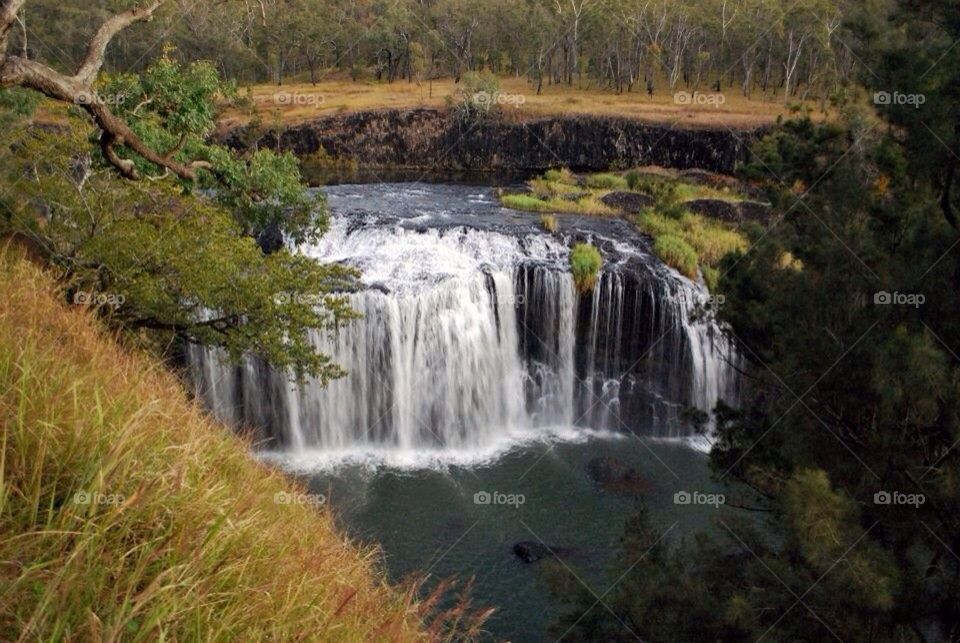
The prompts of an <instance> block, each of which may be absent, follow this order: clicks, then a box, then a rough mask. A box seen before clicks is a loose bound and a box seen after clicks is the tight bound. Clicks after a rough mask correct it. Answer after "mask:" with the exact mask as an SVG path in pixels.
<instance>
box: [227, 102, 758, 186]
mask: <svg viewBox="0 0 960 643" xmlns="http://www.w3.org/2000/svg"><path fill="white" fill-rule="evenodd" d="M760 133H761V131H760V130H754V131H741V132H734V131H731V130H730V129H728V128H720V129H683V128H679V127H673V126H670V125H653V124H649V123H643V122H640V121H637V120H634V119H630V118H622V117H612V116H596V115H576V116H556V117H545V118H538V119H534V120H527V121H514V120H507V119H490V120H486V121H482V122H479V123H474V124H468V123H464V122H462V121H458V120H457V119H454V118H451V117H450V116H449V114H448V113H447V112H445V111H443V110H438V109H433V108H416V109H404V110H377V111H365V112H353V113H347V114H338V115H334V116H326V117H323V118H319V119H316V120H313V121H310V122H308V123H304V124H302V125H294V126H291V127H288V128H286V129H284V130H282V131H281V132H280V135H279V139H280V140H279V147H280V148H281V149H284V150H291V151H293V152H294V153H295V154H297V155H299V156H309V155H312V154H316V153H318V152H319V153H321V154H322V155H323V156H325V157H329V158H335V159H337V160H349V161H352V162H356V163H358V164H359V165H361V166H365V167H394V168H404V167H413V168H423V169H434V170H440V171H463V170H470V171H474V170H477V171H543V170H546V169H549V168H552V167H559V166H565V167H569V168H571V169H574V170H578V171H599V170H606V169H608V168H610V167H617V166H621V167H627V166H637V165H659V166H663V167H669V168H677V169H690V168H699V169H702V170H706V171H709V172H714V173H730V172H732V171H733V170H734V168H735V167H736V165H737V164H738V163H740V162H743V161H745V160H746V159H747V157H748V155H749V146H750V145H751V144H752V142H753V141H754V140H755V139H756V137H757V136H758V135H759V134H760ZM253 138H255V137H251V136H250V133H249V132H248V131H245V130H243V129H238V130H233V131H232V132H230V133H228V134H227V135H226V137H225V142H226V143H227V144H228V145H231V146H233V147H245V146H247V145H248V143H249V141H250V140H251V139H253ZM256 144H257V145H259V146H265V147H271V148H276V147H277V146H278V141H277V134H276V133H275V132H269V133H267V134H265V135H263V136H262V137H260V139H259V140H258V142H257V143H256Z"/></svg>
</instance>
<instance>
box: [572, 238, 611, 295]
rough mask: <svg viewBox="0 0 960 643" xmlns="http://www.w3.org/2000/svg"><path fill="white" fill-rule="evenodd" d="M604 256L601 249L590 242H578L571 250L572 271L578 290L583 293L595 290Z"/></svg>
mask: <svg viewBox="0 0 960 643" xmlns="http://www.w3.org/2000/svg"><path fill="white" fill-rule="evenodd" d="M601 266H603V257H601V256H600V251H599V250H597V249H596V247H594V246H593V245H591V244H589V243H578V244H577V245H575V246H574V247H573V250H572V251H571V252H570V272H572V273H573V282H574V284H576V287H577V292H579V293H581V294H583V293H587V292H590V291H591V290H593V287H594V286H595V285H596V284H597V279H598V278H599V276H600V268H601Z"/></svg>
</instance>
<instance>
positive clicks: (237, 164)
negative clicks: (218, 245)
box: [98, 48, 326, 243]
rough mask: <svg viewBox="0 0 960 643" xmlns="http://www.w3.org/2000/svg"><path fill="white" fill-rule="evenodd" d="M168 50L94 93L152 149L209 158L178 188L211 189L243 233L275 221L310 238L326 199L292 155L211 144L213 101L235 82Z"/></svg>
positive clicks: (150, 170) (148, 169)
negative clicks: (306, 181)
mask: <svg viewBox="0 0 960 643" xmlns="http://www.w3.org/2000/svg"><path fill="white" fill-rule="evenodd" d="M173 54H174V52H173V51H172V50H171V49H169V48H167V49H166V50H165V51H164V53H163V55H162V56H160V57H159V58H158V59H157V60H156V61H155V62H153V63H152V64H151V65H149V66H148V67H147V68H146V69H145V70H144V72H143V73H142V74H139V75H137V74H117V75H113V76H108V77H106V78H105V79H104V80H103V81H102V82H101V83H100V85H99V88H98V94H99V96H100V97H101V99H102V100H106V101H110V103H111V108H112V109H113V111H115V112H116V114H117V115H118V116H119V117H121V118H123V119H124V120H125V121H126V122H127V123H128V124H129V125H130V126H131V128H132V129H133V130H134V132H136V133H137V135H138V136H140V137H141V138H142V139H143V140H144V141H145V142H146V143H147V144H148V145H149V146H150V147H152V148H153V149H156V150H170V151H172V152H173V157H174V158H175V159H177V160H179V161H182V162H189V161H192V160H201V161H207V162H209V163H210V164H211V165H212V168H211V169H210V170H201V171H200V178H199V181H198V183H197V185H195V186H194V185H185V186H183V187H184V188H185V189H188V190H189V189H194V188H204V189H208V190H210V191H211V192H212V194H213V195H214V198H215V199H217V201H219V203H220V204H221V205H223V206H224V207H226V208H228V209H229V210H230V211H231V212H233V213H234V215H235V216H236V217H237V220H238V221H239V222H240V223H241V225H243V227H244V229H245V231H246V232H247V233H248V234H256V233H258V232H260V231H262V230H264V229H265V228H267V227H269V226H271V225H275V226H277V227H279V228H280V230H282V231H283V232H284V233H285V234H287V235H288V236H290V237H291V238H292V239H293V241H294V242H297V243H301V242H304V241H314V240H316V239H317V238H318V237H319V235H321V234H322V233H323V232H324V230H325V229H326V209H325V202H324V200H323V199H322V197H318V196H315V195H314V194H311V193H310V192H309V191H307V190H306V189H305V188H304V185H303V182H302V180H301V177H300V169H299V165H298V162H297V159H296V157H294V156H293V155H292V154H290V153H285V154H277V153H275V152H273V151H271V150H254V151H253V152H250V153H248V154H247V155H245V156H242V155H239V154H237V153H236V152H234V151H233V150H230V149H227V148H226V147H223V146H221V145H216V144H212V143H210V142H209V141H208V139H209V138H210V136H211V134H212V133H213V130H214V128H215V126H216V117H217V115H218V111H217V104H218V103H221V102H224V101H233V100H240V99H238V97H237V91H236V88H235V86H234V85H233V83H228V82H223V81H222V80H221V79H220V77H219V75H218V73H217V69H216V67H214V66H213V64H212V63H209V62H205V61H197V62H192V63H188V64H185V63H181V62H179V61H177V60H176V59H175V58H174V57H173ZM121 151H123V150H121ZM127 156H130V155H129V154H127ZM132 158H133V160H134V161H135V162H136V164H137V168H138V170H139V171H140V173H141V174H144V175H147V176H150V175H154V174H156V172H157V170H156V168H155V167H153V165H152V164H151V163H149V162H148V161H146V160H144V159H142V158H140V157H139V156H136V155H133V157H132Z"/></svg>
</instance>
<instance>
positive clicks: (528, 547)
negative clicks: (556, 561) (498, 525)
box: [513, 540, 570, 564]
mask: <svg viewBox="0 0 960 643" xmlns="http://www.w3.org/2000/svg"><path fill="white" fill-rule="evenodd" d="M569 553H570V550H569V549H565V548H563V547H554V546H552V545H549V546H548V545H544V544H543V543H541V542H535V541H532V540H521V541H520V542H518V543H516V544H515V545H514V546H513V554H514V555H515V556H516V557H517V558H519V559H520V560H521V561H523V562H525V563H527V564H530V563H535V562H537V561H539V560H542V559H544V558H548V557H550V556H558V557H560V556H565V555H567V554H569Z"/></svg>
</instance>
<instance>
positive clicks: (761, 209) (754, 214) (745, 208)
mask: <svg viewBox="0 0 960 643" xmlns="http://www.w3.org/2000/svg"><path fill="white" fill-rule="evenodd" d="M770 212H771V210H770V206H769V205H768V204H766V203H760V202H758V201H742V202H741V203H740V219H741V220H742V221H753V222H755V223H762V224H764V225H766V224H767V223H769V222H770Z"/></svg>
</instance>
